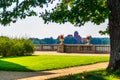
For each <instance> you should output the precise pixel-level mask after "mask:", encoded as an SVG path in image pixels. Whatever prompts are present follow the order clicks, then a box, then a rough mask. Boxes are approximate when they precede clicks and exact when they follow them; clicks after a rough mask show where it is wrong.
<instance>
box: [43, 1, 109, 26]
mask: <svg viewBox="0 0 120 80" xmlns="http://www.w3.org/2000/svg"><path fill="white" fill-rule="evenodd" d="M109 13H110V11H109V10H108V8H107V6H106V0H62V2H60V4H59V6H57V8H56V7H55V9H52V11H45V13H42V14H41V17H42V18H43V19H44V20H45V23H48V22H56V23H65V22H70V23H72V24H74V25H76V26H81V25H84V24H85V22H88V21H91V22H93V23H95V24H100V23H103V22H105V19H107V18H108V16H109Z"/></svg>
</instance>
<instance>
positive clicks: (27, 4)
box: [0, 0, 48, 25]
mask: <svg viewBox="0 0 120 80" xmlns="http://www.w3.org/2000/svg"><path fill="white" fill-rule="evenodd" d="M46 1H47V0H1V1H0V23H1V24H2V25H7V24H9V23H10V22H13V23H15V22H16V20H17V19H19V18H20V19H24V18H26V17H27V16H28V17H29V16H36V15H37V14H36V12H35V11H34V8H36V7H40V8H42V7H43V4H45V3H48V2H46Z"/></svg>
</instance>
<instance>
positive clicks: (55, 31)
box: [0, 17, 108, 39]
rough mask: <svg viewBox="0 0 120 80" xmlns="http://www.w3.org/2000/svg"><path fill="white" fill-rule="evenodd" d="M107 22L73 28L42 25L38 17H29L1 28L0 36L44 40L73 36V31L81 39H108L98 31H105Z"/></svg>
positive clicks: (67, 24) (53, 24)
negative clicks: (88, 37) (77, 33)
mask: <svg viewBox="0 0 120 80" xmlns="http://www.w3.org/2000/svg"><path fill="white" fill-rule="evenodd" d="M107 24H108V23H107V21H106V22H105V23H103V24H101V25H94V24H93V23H90V22H89V23H86V24H85V25H84V26H81V27H75V26H74V25H72V24H70V23H66V24H61V25H60V24H56V23H49V24H44V21H43V20H42V19H41V18H39V17H30V18H26V19H24V20H18V21H17V22H16V23H11V24H10V26H6V27H4V26H1V27H0V30H1V31H0V35H2V36H9V37H27V38H29V37H36V38H40V39H41V38H45V37H53V38H57V36H58V35H61V34H63V35H64V36H66V35H67V34H73V33H74V31H78V32H79V34H80V35H81V37H86V36H88V35H91V36H93V37H108V36H107V35H104V36H101V35H100V34H99V30H105V28H106V26H107Z"/></svg>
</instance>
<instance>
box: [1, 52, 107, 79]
mask: <svg viewBox="0 0 120 80" xmlns="http://www.w3.org/2000/svg"><path fill="white" fill-rule="evenodd" d="M42 53H43V52H42ZM38 54H39V55H43V54H45V53H43V54H40V53H37V52H36V53H35V55H38ZM46 54H49V55H50V53H48V52H47V53H46ZM51 55H68V54H60V53H58V54H52V53H51ZM71 55H73V54H71ZM75 55H81V54H75ZM82 55H83V54H82ZM84 55H88V54H84ZM106 55H107V56H109V54H105V55H101V56H106ZM88 56H90V54H89V55H88ZM93 56H98V54H94V55H93ZM99 56H100V55H99ZM107 65H108V62H103V63H96V64H92V65H86V66H78V67H72V68H65V69H59V70H50V71H41V72H13V71H0V80H46V79H49V78H54V77H59V76H65V75H69V74H75V73H81V72H83V71H90V70H95V69H99V68H106V67H107Z"/></svg>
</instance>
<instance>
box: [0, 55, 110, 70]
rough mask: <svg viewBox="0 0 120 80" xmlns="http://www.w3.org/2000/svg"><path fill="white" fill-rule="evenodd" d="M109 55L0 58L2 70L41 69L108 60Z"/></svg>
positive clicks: (0, 68)
mask: <svg viewBox="0 0 120 80" xmlns="http://www.w3.org/2000/svg"><path fill="white" fill-rule="evenodd" d="M108 60H109V57H107V56H101V57H100V56H59V55H54V56H53V55H40V56H23V57H6V58H0V70H12V71H13V70H15V71H41V70H51V69H60V68H65V67H71V66H79V65H86V64H93V63H97V62H105V61H108Z"/></svg>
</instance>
